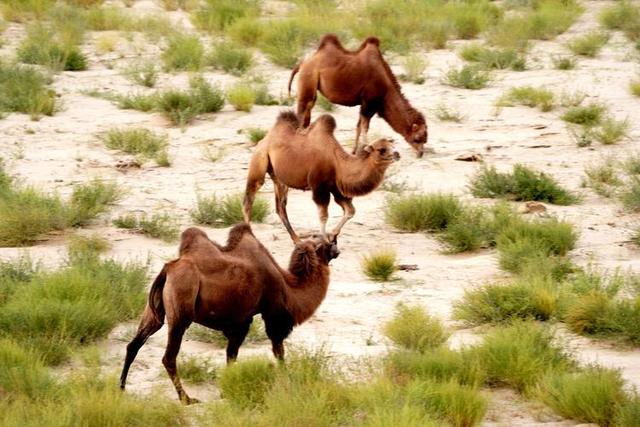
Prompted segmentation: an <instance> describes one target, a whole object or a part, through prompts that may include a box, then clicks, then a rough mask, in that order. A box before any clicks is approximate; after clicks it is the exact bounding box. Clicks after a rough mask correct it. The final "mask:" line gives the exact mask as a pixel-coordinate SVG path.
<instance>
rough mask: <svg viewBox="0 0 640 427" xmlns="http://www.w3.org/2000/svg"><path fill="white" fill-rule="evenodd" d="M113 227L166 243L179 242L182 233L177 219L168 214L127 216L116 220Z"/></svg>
mask: <svg viewBox="0 0 640 427" xmlns="http://www.w3.org/2000/svg"><path fill="white" fill-rule="evenodd" d="M113 225H115V226H116V227H118V228H124V229H127V230H132V231H134V232H136V233H140V234H144V235H147V236H149V237H153V238H156V239H162V240H164V241H165V242H174V241H175V240H177V239H178V235H179V231H180V229H179V225H178V221H177V219H176V218H175V217H173V216H171V215H169V214H166V213H164V214H153V215H151V217H147V216H146V215H139V216H136V215H135V214H127V215H123V216H120V217H118V218H116V219H114V220H113Z"/></svg>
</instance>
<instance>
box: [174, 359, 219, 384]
mask: <svg viewBox="0 0 640 427" xmlns="http://www.w3.org/2000/svg"><path fill="white" fill-rule="evenodd" d="M178 366H179V369H180V379H182V380H184V381H186V382H190V383H193V384H202V383H205V382H212V381H213V380H215V379H216V376H217V372H216V369H215V367H214V366H212V364H211V362H210V361H209V359H206V358H199V357H183V358H182V359H181V360H179V361H178Z"/></svg>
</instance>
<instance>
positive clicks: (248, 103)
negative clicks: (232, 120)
mask: <svg viewBox="0 0 640 427" xmlns="http://www.w3.org/2000/svg"><path fill="white" fill-rule="evenodd" d="M227 100H228V101H229V103H230V104H231V105H233V108H235V109H236V110H237V111H246V112H249V111H251V108H253V104H255V102H256V93H255V91H254V90H253V88H252V87H251V86H250V85H248V84H246V83H236V84H235V85H233V86H231V87H230V88H228V89H227Z"/></svg>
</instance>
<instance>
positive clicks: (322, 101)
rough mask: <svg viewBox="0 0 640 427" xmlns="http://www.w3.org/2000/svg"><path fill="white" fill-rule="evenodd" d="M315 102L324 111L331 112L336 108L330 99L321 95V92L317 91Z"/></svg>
mask: <svg viewBox="0 0 640 427" xmlns="http://www.w3.org/2000/svg"><path fill="white" fill-rule="evenodd" d="M316 104H317V105H318V107H320V108H321V109H322V110H323V111H326V112H328V113H330V112H332V111H333V110H335V109H336V106H335V105H333V103H332V102H331V101H329V100H328V99H327V98H325V96H324V95H322V94H321V93H318V97H317V98H316Z"/></svg>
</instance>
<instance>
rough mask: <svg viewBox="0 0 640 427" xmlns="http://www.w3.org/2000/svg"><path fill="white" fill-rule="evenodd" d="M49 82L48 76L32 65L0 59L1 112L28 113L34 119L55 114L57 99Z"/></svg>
mask: <svg viewBox="0 0 640 427" xmlns="http://www.w3.org/2000/svg"><path fill="white" fill-rule="evenodd" d="M49 83H50V79H49V78H48V77H46V76H45V75H44V74H42V73H41V72H39V71H37V70H35V69H33V68H31V67H25V66H20V65H5V64H3V63H2V62H1V61H0V112H3V111H6V112H19V113H27V114H30V115H31V117H32V118H33V119H37V118H39V117H40V116H41V115H43V114H44V115H46V116H51V115H53V113H54V112H55V111H56V108H57V105H56V103H57V101H56V94H55V92H54V91H53V90H51V89H49V88H48V87H47V85H48V84H49Z"/></svg>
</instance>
